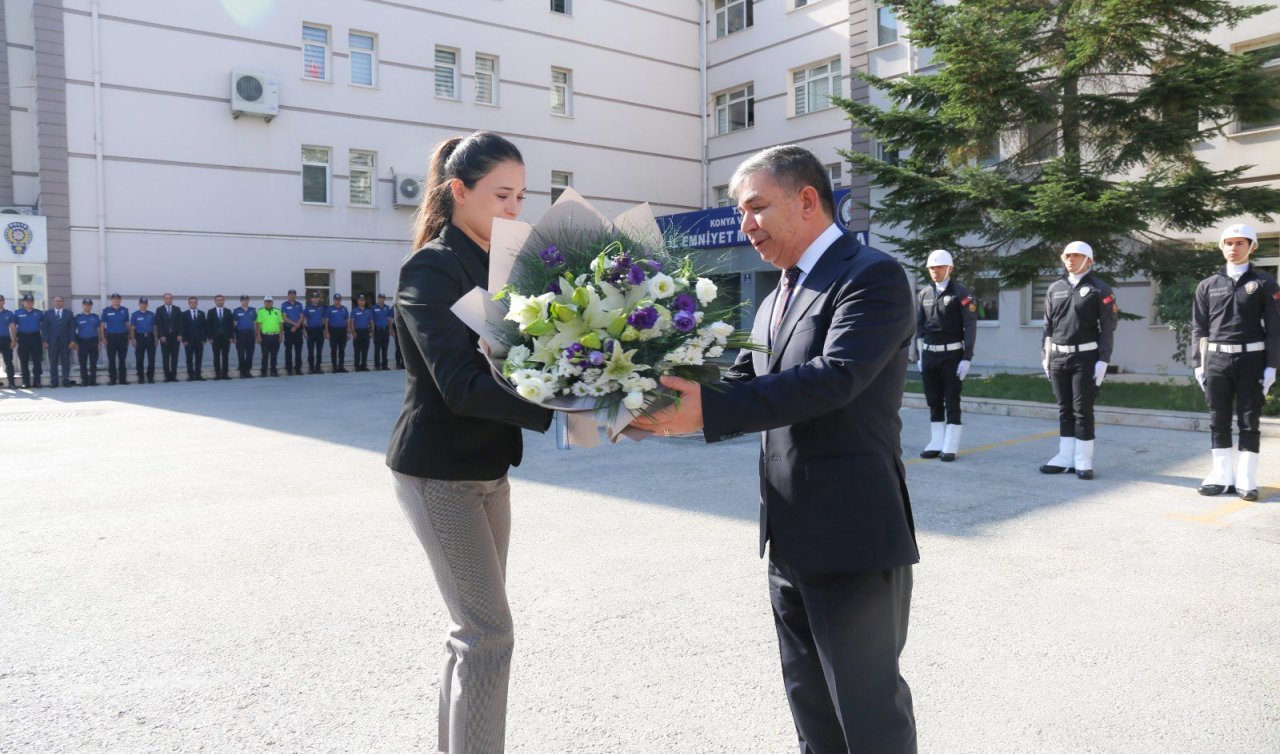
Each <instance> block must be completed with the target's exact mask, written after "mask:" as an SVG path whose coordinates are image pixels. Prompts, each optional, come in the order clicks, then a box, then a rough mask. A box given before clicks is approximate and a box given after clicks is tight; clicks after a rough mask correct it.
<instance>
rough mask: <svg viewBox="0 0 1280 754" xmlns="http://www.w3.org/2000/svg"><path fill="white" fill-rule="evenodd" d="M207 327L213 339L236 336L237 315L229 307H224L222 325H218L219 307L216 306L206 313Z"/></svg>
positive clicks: (227, 338)
mask: <svg viewBox="0 0 1280 754" xmlns="http://www.w3.org/2000/svg"><path fill="white" fill-rule="evenodd" d="M204 321H205V329H206V330H207V331H208V332H209V338H210V339H211V340H214V339H216V340H229V339H231V338H234V337H235V336H236V317H235V315H234V314H232V313H231V310H230V309H228V308H227V307H225V306H224V307H222V326H221V327H219V326H218V307H216V306H214V307H212V308H210V309H209V311H208V313H206V314H205V315H204Z"/></svg>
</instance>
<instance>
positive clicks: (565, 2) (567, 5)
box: [550, 0, 573, 16]
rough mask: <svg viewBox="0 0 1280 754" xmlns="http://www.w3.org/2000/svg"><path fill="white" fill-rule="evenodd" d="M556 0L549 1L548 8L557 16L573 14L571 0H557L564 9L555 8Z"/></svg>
mask: <svg viewBox="0 0 1280 754" xmlns="http://www.w3.org/2000/svg"><path fill="white" fill-rule="evenodd" d="M556 2H557V0H551V2H550V8H551V12H552V13H554V14H556V15H557V16H572V15H573V0H558V2H559V3H560V4H561V6H562V7H563V8H564V10H556Z"/></svg>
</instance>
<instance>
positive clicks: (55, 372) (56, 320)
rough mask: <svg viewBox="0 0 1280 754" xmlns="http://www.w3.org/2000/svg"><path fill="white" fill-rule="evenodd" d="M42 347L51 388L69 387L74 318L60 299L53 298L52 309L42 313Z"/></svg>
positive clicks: (74, 335) (74, 338) (57, 297)
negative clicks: (47, 359) (46, 353)
mask: <svg viewBox="0 0 1280 754" xmlns="http://www.w3.org/2000/svg"><path fill="white" fill-rule="evenodd" d="M40 328H41V331H42V335H43V336H44V347H45V348H46V349H47V350H48V351H49V377H50V379H51V380H52V382H51V384H52V385H53V387H57V386H58V384H59V378H61V384H63V385H66V386H67V387H70V386H72V385H74V384H76V383H74V382H72V381H71V344H73V343H75V342H76V318H75V315H73V314H72V313H71V312H70V310H68V309H66V308H65V307H64V306H63V305H62V297H61V296H54V297H53V308H52V309H49V310H48V311H46V312H45V313H44V319H43V320H41V322H40Z"/></svg>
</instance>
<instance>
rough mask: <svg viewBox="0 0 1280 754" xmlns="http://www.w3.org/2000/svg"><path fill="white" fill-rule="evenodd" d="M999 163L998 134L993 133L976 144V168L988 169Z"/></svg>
mask: <svg viewBox="0 0 1280 754" xmlns="http://www.w3.org/2000/svg"><path fill="white" fill-rule="evenodd" d="M998 162H1000V134H999V133H995V134H992V135H991V136H988V137H987V138H985V139H983V140H982V141H980V142H978V166H979V167H984V168H989V167H991V166H992V165H995V164H996V163H998Z"/></svg>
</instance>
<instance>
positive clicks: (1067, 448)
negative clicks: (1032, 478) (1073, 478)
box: [1040, 437, 1076, 474]
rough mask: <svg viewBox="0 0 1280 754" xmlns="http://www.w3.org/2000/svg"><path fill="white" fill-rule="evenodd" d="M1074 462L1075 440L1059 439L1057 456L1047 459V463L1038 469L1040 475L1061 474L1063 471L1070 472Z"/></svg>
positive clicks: (1071, 438) (1070, 438)
mask: <svg viewBox="0 0 1280 754" xmlns="http://www.w3.org/2000/svg"><path fill="white" fill-rule="evenodd" d="M1075 460H1076V438H1074V437H1059V438H1058V455H1056V456H1054V457H1053V458H1050V459H1049V462H1048V463H1046V464H1045V465H1043V466H1041V467H1040V473H1041V474H1061V473H1062V472H1064V471H1071V469H1072V468H1073V467H1072V464H1073V463H1075Z"/></svg>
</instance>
